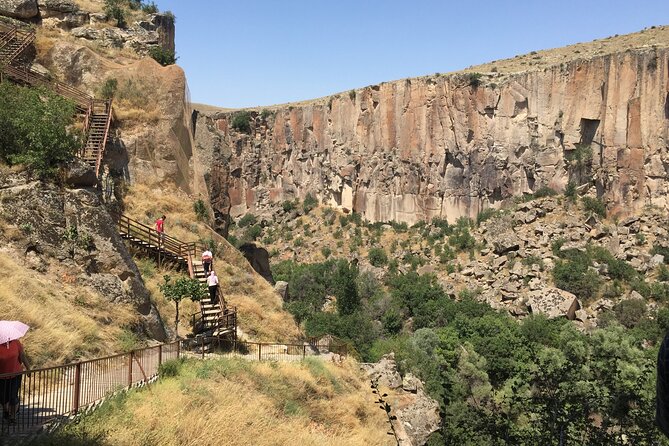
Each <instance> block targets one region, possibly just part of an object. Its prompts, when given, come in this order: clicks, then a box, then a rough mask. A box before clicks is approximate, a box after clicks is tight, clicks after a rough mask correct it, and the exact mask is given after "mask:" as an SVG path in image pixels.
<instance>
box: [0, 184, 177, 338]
mask: <svg viewBox="0 0 669 446" xmlns="http://www.w3.org/2000/svg"><path fill="white" fill-rule="evenodd" d="M0 213H1V214H2V216H3V219H4V220H6V221H11V224H13V225H15V226H17V227H19V228H23V229H22V230H23V231H24V232H25V233H26V234H27V235H26V237H27V238H26V240H25V241H24V244H25V246H23V247H22V248H21V247H19V248H20V249H23V250H25V251H26V252H30V251H32V252H35V253H39V255H40V256H42V257H44V258H48V259H54V261H57V262H60V263H63V264H65V265H69V266H70V267H69V271H70V272H71V274H73V275H75V276H76V280H77V282H78V283H79V284H81V285H82V286H90V287H91V288H94V289H96V290H97V291H98V292H99V293H100V294H101V295H102V296H104V297H105V298H107V299H108V300H109V301H110V303H117V302H127V303H132V304H133V305H134V307H135V308H136V309H137V312H138V313H139V314H140V315H141V320H142V321H143V323H142V329H143V331H144V333H145V334H146V335H147V336H149V337H151V338H153V339H157V340H165V338H166V334H165V329H164V327H163V324H162V321H161V319H160V315H159V314H158V312H157V310H156V308H155V307H154V305H153V304H152V303H151V300H150V295H149V292H148V290H147V289H146V288H145V286H144V283H143V281H142V279H141V275H140V273H139V270H138V269H137V266H136V265H135V263H134V262H133V260H132V258H131V257H130V255H129V254H128V251H127V250H126V247H125V245H124V244H123V241H122V240H121V238H120V237H119V235H118V232H117V230H116V225H115V223H114V222H113V221H112V219H111V217H110V216H109V214H108V213H107V210H106V209H105V207H104V206H103V205H102V204H101V202H100V201H99V199H98V197H97V195H96V194H95V192H93V191H92V190H87V189H62V188H58V187H57V186H54V185H49V184H44V183H41V182H39V181H32V180H30V179H29V178H28V177H26V176H25V175H10V176H4V175H3V176H0ZM41 267H42V268H43V267H44V265H42V266H41Z"/></svg>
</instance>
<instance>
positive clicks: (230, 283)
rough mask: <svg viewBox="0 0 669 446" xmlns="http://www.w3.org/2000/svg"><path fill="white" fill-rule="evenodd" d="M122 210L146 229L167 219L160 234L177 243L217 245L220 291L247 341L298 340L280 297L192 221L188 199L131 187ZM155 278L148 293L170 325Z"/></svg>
mask: <svg viewBox="0 0 669 446" xmlns="http://www.w3.org/2000/svg"><path fill="white" fill-rule="evenodd" d="M125 205H126V211H125V212H126V214H127V215H129V216H130V217H132V218H134V219H136V220H138V221H140V222H142V223H144V224H146V225H149V226H153V224H154V221H155V220H156V219H157V218H158V217H160V215H162V214H165V215H167V220H166V222H165V230H166V232H167V233H168V234H169V235H172V236H174V237H176V238H178V239H179V240H182V241H184V242H194V241H202V240H211V241H213V242H214V243H215V244H216V245H217V247H218V253H217V261H215V267H216V269H217V274H218V277H219V280H220V287H221V291H222V292H223V295H224V296H225V299H226V300H227V301H228V303H229V304H230V305H232V306H236V307H237V310H238V314H239V325H240V328H241V330H242V332H243V333H245V334H246V335H248V337H250V338H251V339H253V340H258V341H268V342H271V341H279V342H289V341H293V340H296V339H297V338H299V336H300V333H299V330H298V328H297V326H296V324H295V321H294V319H293V317H292V316H291V315H290V314H289V313H288V312H286V311H284V310H283V308H282V302H281V298H280V297H279V296H278V295H277V293H275V292H274V289H273V288H272V286H271V285H269V284H268V283H267V282H266V281H265V280H264V279H262V278H261V277H260V276H259V275H258V274H256V273H255V272H254V271H253V269H252V268H251V267H250V266H249V264H248V262H247V261H246V259H244V257H243V256H242V255H241V254H240V253H239V251H237V250H236V249H235V248H233V247H232V246H231V245H230V244H229V243H228V242H227V241H226V240H225V239H224V238H223V237H221V236H219V235H218V234H216V233H215V232H214V231H212V230H211V229H210V228H209V227H208V226H207V225H206V224H205V223H203V222H201V221H198V219H197V216H196V215H195V211H194V210H193V199H192V198H191V197H189V196H188V195H187V194H186V193H184V192H182V191H181V190H179V189H178V188H176V187H175V186H172V185H161V186H157V185H142V184H137V185H134V186H132V187H131V188H130V189H129V191H128V194H127V196H126V200H125ZM155 276H156V277H157V281H156V280H152V279H149V280H148V282H149V289H150V290H151V291H152V294H153V298H154V301H155V302H156V303H157V305H158V307H159V310H160V311H161V314H163V315H164V316H165V320H166V321H172V320H174V310H173V309H172V308H171V307H172V306H173V305H172V304H170V303H169V302H164V301H162V300H161V299H162V297H161V296H160V295H159V294H160V292H159V291H158V289H157V285H158V283H160V282H161V281H162V276H163V272H157V273H156V274H155ZM145 280H146V277H145ZM195 308H196V309H197V307H195ZM184 315H185V312H184ZM182 322H185V323H187V321H183V320H182Z"/></svg>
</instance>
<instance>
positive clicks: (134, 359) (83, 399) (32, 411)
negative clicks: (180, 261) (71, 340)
mask: <svg viewBox="0 0 669 446" xmlns="http://www.w3.org/2000/svg"><path fill="white" fill-rule="evenodd" d="M181 344H182V341H176V342H173V343H170V344H163V345H158V346H156V347H148V348H144V349H141V350H134V351H131V352H129V353H123V354H119V355H114V356H108V357H105V358H99V359H92V360H90V361H82V362H77V363H74V364H68V365H64V366H58V367H50V368H44V369H37V370H33V371H31V372H30V373H27V372H23V373H22V374H21V386H20V389H19V398H20V403H21V404H20V408H19V411H18V414H17V416H16V423H15V424H9V423H8V421H7V420H4V419H2V420H1V421H0V431H1V432H2V433H9V434H13V433H25V432H30V431H32V430H35V429H36V428H38V427H40V426H43V425H45V424H47V423H54V422H58V421H61V420H63V419H65V418H67V417H68V416H70V415H73V414H76V413H77V412H79V411H81V410H83V409H84V408H86V407H89V406H91V405H93V404H95V403H96V402H98V401H100V400H102V399H104V398H105V397H106V396H108V395H110V394H111V393H113V392H116V391H118V390H122V389H127V388H129V387H132V386H136V385H139V384H146V383H148V382H150V381H151V380H152V379H155V378H156V377H157V376H158V369H159V367H160V364H162V363H163V362H165V361H167V360H168V359H174V358H178V357H179V356H180V348H181ZM12 376H15V375H0V386H2V385H6V384H7V383H8V381H9V380H8V379H6V378H9V377H12Z"/></svg>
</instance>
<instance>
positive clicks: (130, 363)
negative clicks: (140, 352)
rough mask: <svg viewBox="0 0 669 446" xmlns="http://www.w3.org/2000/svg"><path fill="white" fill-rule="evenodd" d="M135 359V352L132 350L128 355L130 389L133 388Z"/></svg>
mask: <svg viewBox="0 0 669 446" xmlns="http://www.w3.org/2000/svg"><path fill="white" fill-rule="evenodd" d="M134 357H135V351H134V350H132V351H131V352H130V354H129V355H128V387H131V386H132V360H133V359H134Z"/></svg>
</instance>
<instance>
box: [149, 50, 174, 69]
mask: <svg viewBox="0 0 669 446" xmlns="http://www.w3.org/2000/svg"><path fill="white" fill-rule="evenodd" d="M149 56H151V58H152V59H153V60H155V61H156V62H158V63H159V64H160V65H162V66H164V67H166V66H168V65H174V64H175V63H177V59H178V57H177V55H176V53H175V52H174V51H172V50H171V49H169V48H163V47H162V46H152V47H151V48H149Z"/></svg>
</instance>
